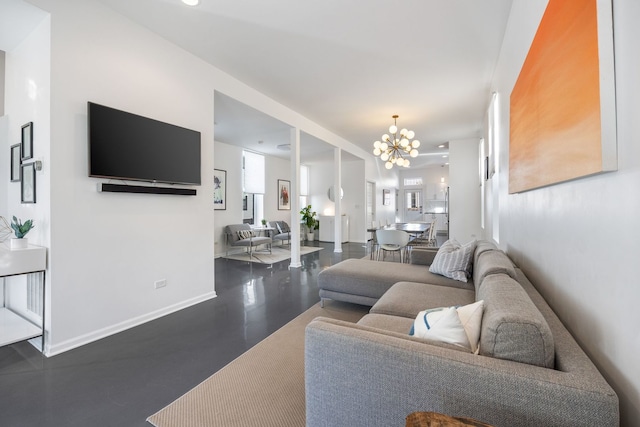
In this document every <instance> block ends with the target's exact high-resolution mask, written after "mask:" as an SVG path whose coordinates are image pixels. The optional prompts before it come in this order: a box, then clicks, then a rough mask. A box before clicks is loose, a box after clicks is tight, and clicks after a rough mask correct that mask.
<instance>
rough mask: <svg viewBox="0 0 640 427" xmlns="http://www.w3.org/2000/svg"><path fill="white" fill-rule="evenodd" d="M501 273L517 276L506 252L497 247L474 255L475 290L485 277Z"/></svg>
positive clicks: (512, 276)
mask: <svg viewBox="0 0 640 427" xmlns="http://www.w3.org/2000/svg"><path fill="white" fill-rule="evenodd" d="M501 273H502V274H506V275H508V276H509V277H511V278H513V279H516V278H517V275H516V269H515V268H514V266H513V262H511V260H510V259H509V257H508V256H507V254H505V253H504V252H502V251H501V250H499V249H495V250H486V251H483V252H482V253H481V254H480V255H479V256H477V257H476V263H475V264H474V265H473V283H475V285H476V292H477V290H478V289H479V288H480V286H481V284H482V281H483V280H484V278H485V277H487V276H488V275H490V274H501Z"/></svg>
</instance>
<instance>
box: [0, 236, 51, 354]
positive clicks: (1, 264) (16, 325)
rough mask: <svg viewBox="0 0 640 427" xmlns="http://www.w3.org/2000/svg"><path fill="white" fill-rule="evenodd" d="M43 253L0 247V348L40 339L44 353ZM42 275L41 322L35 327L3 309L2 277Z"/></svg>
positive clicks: (37, 249)
mask: <svg viewBox="0 0 640 427" xmlns="http://www.w3.org/2000/svg"><path fill="white" fill-rule="evenodd" d="M46 268H47V249H46V248H44V247H42V246H35V245H29V247H28V248H25V249H13V250H11V249H9V248H8V247H7V246H6V245H5V244H2V243H0V278H3V286H2V288H3V289H2V292H3V295H2V304H1V305H0V347H2V346H5V345H10V344H14V343H17V342H20V341H25V340H29V339H31V338H35V337H38V336H42V351H43V352H44V329H45V328H44V295H45V271H46ZM30 273H42V276H41V278H42V295H41V300H42V321H41V323H40V324H39V325H37V324H34V323H33V322H32V321H30V320H28V319H26V318H25V317H24V316H22V315H20V314H19V313H17V312H15V311H14V310H12V309H11V308H10V307H8V306H7V286H6V283H4V278H5V277H10V276H17V275H21V274H30Z"/></svg>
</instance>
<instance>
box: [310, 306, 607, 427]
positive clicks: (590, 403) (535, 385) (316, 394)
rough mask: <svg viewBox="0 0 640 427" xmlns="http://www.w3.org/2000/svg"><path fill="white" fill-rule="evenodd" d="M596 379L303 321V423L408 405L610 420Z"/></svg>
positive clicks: (504, 416) (363, 422)
mask: <svg viewBox="0 0 640 427" xmlns="http://www.w3.org/2000/svg"><path fill="white" fill-rule="evenodd" d="M595 383H596V384H595V385H592V384H591V382H590V381H589V380H585V379H584V378H581V375H580V373H566V372H559V371H555V370H552V369H546V368H541V367H537V366H530V365H525V364H522V363H517V362H511V361H506V360H498V359H492V358H489V357H485V356H479V355H474V354H471V353H466V352H461V351H458V350H454V349H449V348H444V347H440V346H434V345H429V344H426V343H422V342H418V341H416V340H414V339H405V338H401V337H399V336H398V334H395V333H388V332H385V331H382V330H380V329H375V328H370V327H366V326H361V325H357V324H353V323H348V322H341V321H338V320H331V319H324V318H317V319H315V320H314V321H312V322H311V323H310V324H309V325H308V326H307V329H306V335H305V390H306V416H307V426H309V427H316V426H392V425H395V426H400V425H404V420H405V417H406V416H407V415H409V414H410V413H412V412H415V411H435V412H440V413H445V414H450V415H455V416H465V417H471V418H474V419H477V420H479V421H483V422H485V423H489V424H492V425H509V426H520V425H522V426H524V425H544V426H583V425H593V426H596V425H598V426H600V425H602V426H617V425H618V422H619V421H618V420H619V415H618V400H617V397H616V395H615V393H613V391H612V390H611V389H610V388H609V387H602V386H601V383H600V382H599V381H595Z"/></svg>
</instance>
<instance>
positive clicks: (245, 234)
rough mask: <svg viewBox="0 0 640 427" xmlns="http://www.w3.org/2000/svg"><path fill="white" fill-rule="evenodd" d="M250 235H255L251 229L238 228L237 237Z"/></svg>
mask: <svg viewBox="0 0 640 427" xmlns="http://www.w3.org/2000/svg"><path fill="white" fill-rule="evenodd" d="M251 237H256V233H254V232H253V230H238V239H240V240H242V239H249V238H251Z"/></svg>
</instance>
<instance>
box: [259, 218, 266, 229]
mask: <svg viewBox="0 0 640 427" xmlns="http://www.w3.org/2000/svg"><path fill="white" fill-rule="evenodd" d="M260 222H261V223H262V226H263V227H266V226H267V220H266V219H264V218H263V219H261V220H260Z"/></svg>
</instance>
